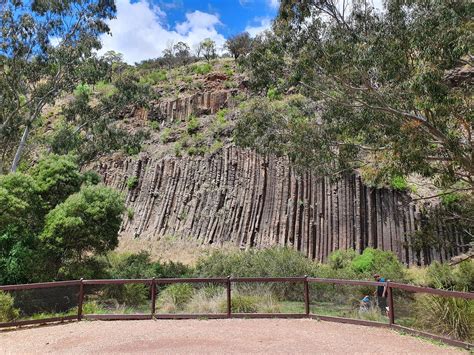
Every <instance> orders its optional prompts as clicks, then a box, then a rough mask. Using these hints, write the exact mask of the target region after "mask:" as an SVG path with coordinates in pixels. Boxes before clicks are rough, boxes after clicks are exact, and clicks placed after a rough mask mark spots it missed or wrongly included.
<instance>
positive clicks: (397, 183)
mask: <svg viewBox="0 0 474 355" xmlns="http://www.w3.org/2000/svg"><path fill="white" fill-rule="evenodd" d="M390 187H391V188H392V189H394V190H398V191H406V190H408V182H407V180H406V179H405V177H404V176H400V175H396V176H393V177H392V178H391V180H390Z"/></svg>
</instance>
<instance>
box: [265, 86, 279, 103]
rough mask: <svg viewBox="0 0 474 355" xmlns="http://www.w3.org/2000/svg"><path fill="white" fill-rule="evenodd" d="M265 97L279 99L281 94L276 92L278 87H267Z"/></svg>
mask: <svg viewBox="0 0 474 355" xmlns="http://www.w3.org/2000/svg"><path fill="white" fill-rule="evenodd" d="M267 97H268V99H269V100H272V101H273V100H280V99H281V95H280V93H279V92H278V89H276V88H270V89H268V91H267Z"/></svg>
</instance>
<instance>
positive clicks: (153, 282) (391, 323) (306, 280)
mask: <svg viewBox="0 0 474 355" xmlns="http://www.w3.org/2000/svg"><path fill="white" fill-rule="evenodd" d="M269 282H272V283H302V284H303V285H304V287H303V293H304V294H303V299H304V313H235V312H232V284H233V283H269ZM178 283H212V284H222V285H225V288H226V312H225V313H212V314H210V313H209V314H208V313H206V314H194V313H188V314H180V313H178V314H176V313H165V314H159V313H157V312H156V294H157V286H158V285H163V284H178ZM313 283H315V284H333V285H346V286H383V287H386V290H387V301H388V309H389V312H388V323H381V322H376V321H370V320H363V319H354V318H344V317H335V316H327V315H318V314H315V313H311V311H310V284H313ZM125 284H143V285H148V286H150V299H151V305H150V313H147V314H83V305H84V295H85V292H84V287H85V286H91V285H96V286H99V285H100V286H103V285H125ZM70 286H77V287H78V289H79V292H78V299H77V314H76V315H68V316H62V317H51V318H43V319H32V320H15V321H11V322H4V323H0V328H7V327H17V326H24V325H31V324H44V323H51V322H64V321H81V320H82V319H87V320H92V319H100V320H140V319H200V318H208V319H222V318H311V319H320V320H325V321H333V322H342V323H350V324H357V325H368V326H377V327H387V328H392V329H395V330H399V331H403V332H407V333H411V334H414V335H418V336H423V337H427V338H431V339H435V340H440V341H442V342H445V343H447V344H450V345H454V346H458V347H463V348H467V349H471V348H473V347H474V345H473V344H471V343H467V342H463V341H460V340H457V339H453V338H448V337H444V336H440V335H435V334H431V333H426V332H423V331H419V330H416V329H412V328H408V327H404V326H401V325H398V324H396V322H395V321H396V319H395V316H396V305H395V304H394V298H393V290H394V289H399V290H405V291H409V292H415V293H426V294H431V295H436V296H444V297H455V298H462V299H466V300H474V293H473V292H459V291H447V290H439V289H434V288H430V287H420V286H413V285H407V284H402V283H396V282H391V281H387V282H376V281H362V280H344V279H324V278H315V277H308V276H303V277H230V276H229V277H215V278H163V279H158V278H152V279H103V280H84V279H81V280H76V281H58V282H45V283H35V284H23V285H7V286H0V291H23V290H33V289H41V288H53V287H70Z"/></svg>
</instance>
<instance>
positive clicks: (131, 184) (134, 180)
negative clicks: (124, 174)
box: [127, 176, 138, 190]
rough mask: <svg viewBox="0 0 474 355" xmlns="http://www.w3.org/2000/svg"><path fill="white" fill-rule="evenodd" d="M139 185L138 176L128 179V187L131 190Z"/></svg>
mask: <svg viewBox="0 0 474 355" xmlns="http://www.w3.org/2000/svg"><path fill="white" fill-rule="evenodd" d="M137 185H138V178H137V177H136V176H131V177H129V178H128V179H127V187H128V189H129V190H132V189H134V188H135V187H137Z"/></svg>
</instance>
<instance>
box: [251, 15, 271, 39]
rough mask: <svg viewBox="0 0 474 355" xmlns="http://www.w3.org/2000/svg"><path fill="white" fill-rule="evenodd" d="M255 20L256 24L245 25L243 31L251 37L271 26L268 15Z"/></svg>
mask: <svg viewBox="0 0 474 355" xmlns="http://www.w3.org/2000/svg"><path fill="white" fill-rule="evenodd" d="M255 20H256V21H258V24H257V25H254V26H247V27H245V31H247V32H248V33H249V34H250V36H251V37H255V36H257V35H258V34H260V33H262V32H263V31H266V30H269V29H270V28H271V27H272V20H271V18H269V17H264V18H260V19H255Z"/></svg>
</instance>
